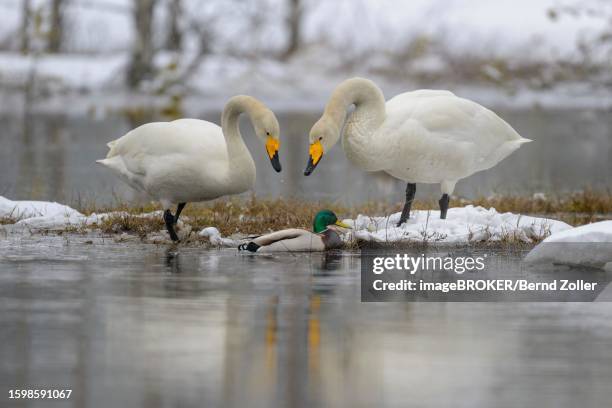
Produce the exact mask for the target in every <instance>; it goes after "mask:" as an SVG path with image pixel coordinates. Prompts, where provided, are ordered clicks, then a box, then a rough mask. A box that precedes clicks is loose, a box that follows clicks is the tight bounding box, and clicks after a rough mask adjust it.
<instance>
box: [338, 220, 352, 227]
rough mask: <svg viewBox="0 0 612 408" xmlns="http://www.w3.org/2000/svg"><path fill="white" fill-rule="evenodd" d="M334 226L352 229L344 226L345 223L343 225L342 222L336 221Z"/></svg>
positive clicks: (346, 225)
mask: <svg viewBox="0 0 612 408" xmlns="http://www.w3.org/2000/svg"><path fill="white" fill-rule="evenodd" d="M335 224H336V225H337V226H339V227H342V228H352V227H351V226H350V225H348V224H345V223H343V222H342V221H340V220H338V221H336V222H335Z"/></svg>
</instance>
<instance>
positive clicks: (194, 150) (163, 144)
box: [106, 119, 227, 175]
mask: <svg viewBox="0 0 612 408" xmlns="http://www.w3.org/2000/svg"><path fill="white" fill-rule="evenodd" d="M109 146H110V151H109V152H108V155H107V160H106V161H109V159H111V158H113V157H117V156H119V157H120V158H121V160H122V162H123V166H124V167H125V170H126V171H128V172H130V173H132V174H137V175H144V174H145V173H146V171H147V169H148V168H150V167H149V166H148V165H149V163H150V162H151V161H155V162H157V163H159V164H161V163H166V164H172V163H173V162H175V161H177V162H182V163H183V165H185V164H187V162H190V161H194V162H198V161H200V162H202V161H206V162H208V163H210V162H213V163H214V162H216V161H219V162H221V163H224V162H227V149H226V145H225V139H224V137H223V132H222V131H221V128H220V127H219V126H217V125H215V124H214V123H210V122H207V121H204V120H197V119H180V120H176V121H173V122H153V123H147V124H144V125H142V126H139V127H137V128H136V129H133V130H131V131H130V132H128V133H127V134H126V135H125V136H123V137H121V138H119V139H117V140H115V141H113V142H111V143H109ZM159 164H158V165H159Z"/></svg>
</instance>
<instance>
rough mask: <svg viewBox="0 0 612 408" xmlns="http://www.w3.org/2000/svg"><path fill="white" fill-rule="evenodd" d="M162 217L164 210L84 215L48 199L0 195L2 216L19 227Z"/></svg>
mask: <svg viewBox="0 0 612 408" xmlns="http://www.w3.org/2000/svg"><path fill="white" fill-rule="evenodd" d="M128 215H129V216H133V217H143V218H154V217H156V218H161V216H162V211H154V212H151V213H146V214H138V215H134V214H129V213H127V212H122V211H113V212H109V213H101V214H95V213H94V214H91V215H83V214H81V213H80V212H78V211H77V210H75V209H74V208H71V207H68V206H67V205H63V204H59V203H55V202H48V201H12V200H8V199H6V198H4V197H2V196H0V218H4V219H5V220H12V221H15V224H14V225H15V226H17V227H28V228H30V229H40V230H61V229H64V228H67V227H81V226H91V225H95V224H99V223H100V222H102V221H104V220H106V219H108V218H111V217H121V216H128Z"/></svg>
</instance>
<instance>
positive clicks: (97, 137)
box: [0, 109, 612, 204]
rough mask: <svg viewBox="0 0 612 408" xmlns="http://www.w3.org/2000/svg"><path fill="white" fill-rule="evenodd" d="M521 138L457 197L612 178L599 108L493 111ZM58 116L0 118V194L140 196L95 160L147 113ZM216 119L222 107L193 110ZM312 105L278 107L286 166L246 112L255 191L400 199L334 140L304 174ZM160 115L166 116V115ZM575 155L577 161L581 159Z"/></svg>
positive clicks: (81, 198) (606, 119)
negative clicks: (273, 158)
mask: <svg viewBox="0 0 612 408" xmlns="http://www.w3.org/2000/svg"><path fill="white" fill-rule="evenodd" d="M499 113H500V115H501V116H502V117H504V118H505V119H506V120H508V122H509V123H511V124H512V125H513V126H514V127H515V128H516V129H517V130H518V131H519V132H520V133H521V134H522V135H524V136H525V137H529V138H531V139H534V140H535V142H534V143H531V144H529V145H526V146H524V147H523V148H521V149H520V150H519V151H518V152H516V153H514V154H513V155H512V156H510V157H509V158H508V159H506V160H504V161H503V162H502V163H501V164H499V165H498V166H496V167H495V168H493V169H491V170H488V171H485V172H481V173H478V174H476V175H474V176H472V177H470V178H469V179H467V180H464V181H461V182H459V184H458V186H457V190H456V192H457V194H459V195H463V196H468V197H469V196H475V195H479V194H484V195H488V194H491V193H494V192H495V193H523V194H525V193H531V192H536V191H544V192H550V191H572V190H575V189H579V188H584V187H585V186H591V187H593V188H606V187H607V186H609V185H610V183H611V182H612V179H611V177H612V161H610V157H611V156H612V137H611V133H612V132H611V128H612V119H611V118H610V115H609V114H608V112H604V111H579V110H571V111H543V110H541V109H532V110H521V111H504V110H500V111H499ZM147 115H148V116H142V115H140V116H137V117H136V118H135V117H134V116H133V115H132V116H130V115H128V117H127V118H125V117H122V116H109V117H107V118H105V119H103V120H100V119H97V118H91V117H63V116H54V115H46V114H40V115H36V116H31V117H30V118H29V119H28V120H27V121H25V122H24V121H23V119H22V118H19V117H13V116H4V117H0V121H1V122H2V124H3V126H2V129H3V131H2V132H1V133H0V143H2V145H3V146H4V147H5V149H2V151H0V161H1V162H2V163H3V169H2V170H3V171H2V172H0V186H1V188H0V194H5V195H8V196H10V197H12V198H22V199H25V198H37V199H49V200H58V201H67V202H71V203H81V204H82V203H83V202H84V203H87V202H90V201H96V202H99V203H109V202H112V201H113V200H116V199H117V198H122V199H128V200H138V199H142V198H143V197H142V196H139V195H137V194H136V193H135V192H133V191H132V190H130V189H129V188H127V187H126V186H124V185H123V184H122V183H121V182H119V181H118V180H117V179H116V178H115V177H114V176H113V175H112V174H111V173H110V172H108V171H105V169H102V168H100V167H98V166H96V165H94V162H95V160H96V159H99V158H101V157H104V156H105V155H106V152H107V148H106V142H108V141H110V140H112V139H114V138H116V137H118V136H121V135H122V134H124V133H125V132H126V131H128V130H129V129H131V128H133V127H134V126H136V125H138V124H140V123H141V122H143V121H151V120H159V119H160V118H158V117H154V116H151V113H148V114H147ZM196 116H198V117H201V118H203V119H206V120H211V121H214V122H218V119H219V114H218V113H211V112H208V113H202V114H199V115H196ZM317 116H318V113H317V112H312V113H309V112H293V113H279V115H278V117H279V121H280V126H281V129H282V139H283V142H282V146H281V152H280V154H281V159H282V161H283V163H284V164H285V165H284V166H283V172H282V173H280V174H276V173H275V172H274V171H273V170H272V168H271V167H270V165H269V161H268V160H267V158H266V155H265V153H264V149H263V146H261V144H260V143H259V141H258V140H257V138H256V137H255V136H254V135H253V134H252V130H251V128H250V125H249V124H248V123H247V120H246V118H243V120H242V122H241V128H242V129H243V134H244V136H245V141H246V143H247V145H248V146H249V149H250V151H251V153H252V155H253V157H254V159H255V161H256V163H257V169H258V170H257V171H258V178H257V182H256V188H255V191H256V192H257V194H258V195H259V196H262V197H265V196H273V197H277V196H283V197H298V198H305V199H311V200H321V199H324V200H330V201H344V202H347V203H354V202H362V201H367V200H380V199H381V197H384V198H385V199H387V200H390V201H400V200H402V199H403V191H404V188H405V187H404V186H402V183H401V182H399V181H397V180H394V179H392V178H390V177H388V176H387V175H385V174H384V173H374V174H372V173H365V172H363V171H361V170H359V169H357V168H355V167H353V166H351V165H350V164H349V163H348V162H347V161H346V158H345V157H344V154H343V152H342V151H341V149H340V147H339V146H338V147H336V148H334V149H333V150H332V151H330V152H329V154H326V158H325V160H324V162H322V163H321V165H320V166H319V167H318V168H317V171H316V173H315V174H314V175H313V176H311V177H304V176H303V170H304V166H305V160H306V157H307V152H306V150H307V142H306V136H307V134H308V130H309V128H310V126H311V125H312V123H314V121H315V120H316V118H317ZM162 119H163V118H162ZM576 158H580V159H579V160H577V159H576ZM438 190H439V187H438V186H426V185H424V186H420V187H419V191H418V193H417V194H418V195H419V197H426V196H428V195H429V196H431V197H437V196H438V195H439V194H438V193H439V191H438Z"/></svg>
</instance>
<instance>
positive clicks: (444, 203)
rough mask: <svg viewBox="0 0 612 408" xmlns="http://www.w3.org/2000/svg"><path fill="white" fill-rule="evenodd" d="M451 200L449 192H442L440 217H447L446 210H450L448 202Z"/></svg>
mask: <svg viewBox="0 0 612 408" xmlns="http://www.w3.org/2000/svg"><path fill="white" fill-rule="evenodd" d="M449 202H450V198H448V194H442V198H440V201H438V204H440V219H441V220H445V219H446V212H447V211H448V203H449Z"/></svg>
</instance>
